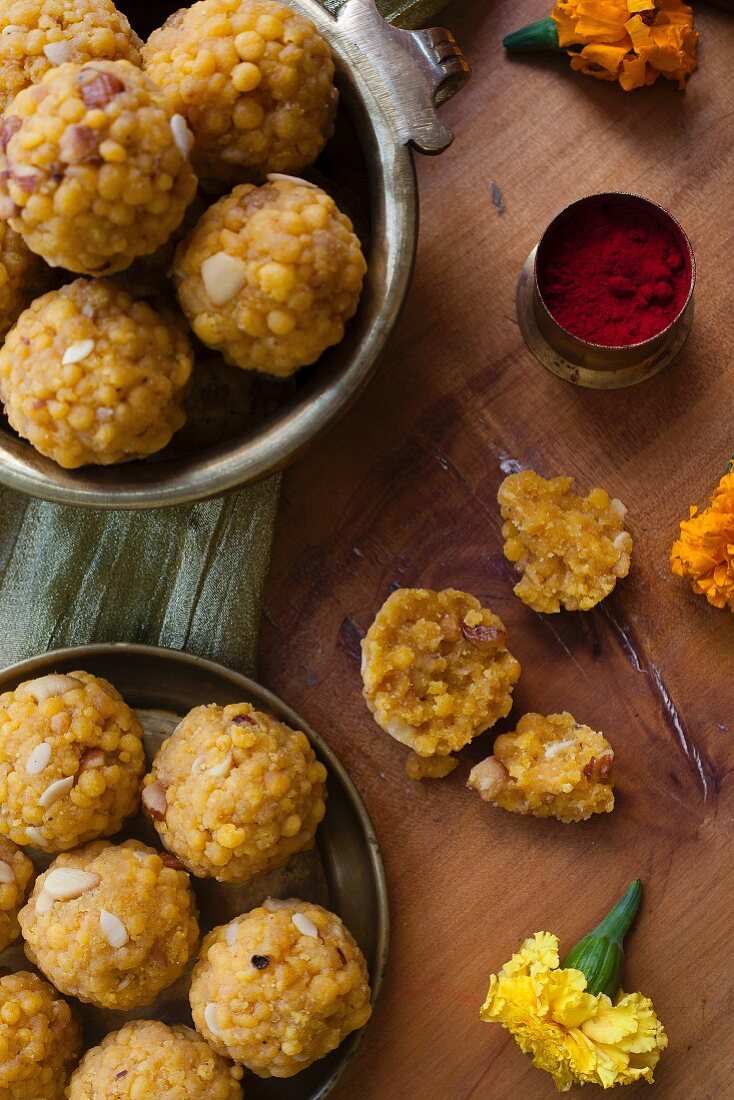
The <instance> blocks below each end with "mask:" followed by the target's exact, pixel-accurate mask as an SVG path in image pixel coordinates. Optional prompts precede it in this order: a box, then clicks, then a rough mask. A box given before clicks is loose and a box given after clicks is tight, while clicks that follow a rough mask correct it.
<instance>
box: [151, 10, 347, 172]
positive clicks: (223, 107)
mask: <svg viewBox="0 0 734 1100" xmlns="http://www.w3.org/2000/svg"><path fill="white" fill-rule="evenodd" d="M142 52H143V65H144V67H145V69H146V71H147V72H148V73H149V75H150V76H151V77H152V78H153V80H154V81H155V82H156V84H158V86H159V87H160V88H162V89H163V91H164V92H166V94H167V95H168V96H169V98H170V100H171V102H172V103H173V104H174V107H175V109H176V110H177V111H179V112H180V113H181V114H182V115H184V116H185V117H186V118H187V120H188V122H189V125H190V126H191V129H192V131H193V133H194V138H195V145H194V152H193V158H194V166H195V168H196V171H197V174H198V175H199V176H201V177H202V178H204V179H207V178H210V179H212V180H225V181H228V182H229V183H234V182H238V181H242V180H244V179H262V178H263V177H264V176H265V175H266V173H268V172H292V171H298V170H299V169H301V168H305V167H306V166H307V165H309V164H313V162H314V161H315V160H316V158H317V157H318V155H319V153H320V152H321V150H322V148H323V147H324V145H325V143H326V141H327V139H328V138H329V137H330V136H331V133H332V130H333V122H334V115H335V112H336V105H337V100H338V95H337V91H336V88H335V87H334V62H333V60H332V56H331V50H330V48H329V46H328V44H327V43H326V42H325V41H324V39H323V38H322V37H321V35H319V34H318V32H317V31H316V29H315V27H314V26H313V24H312V23H310V22H309V20H308V19H304V18H303V16H302V15H299V14H298V13H297V12H295V11H293V9H292V8H289V7H287V6H286V5H285V4H279V3H274V2H273V0H201V2H200V3H198V4H193V5H192V6H191V7H190V8H182V9H181V10H180V11H178V12H176V13H175V14H174V15H172V16H171V17H170V18H169V19H168V20H167V21H166V23H165V24H164V25H163V26H162V27H161V28H160V30H157V31H154V32H153V34H152V35H151V36H150V38H149V39H148V42H147V43H146V45H145V46H144V48H143V51H142Z"/></svg>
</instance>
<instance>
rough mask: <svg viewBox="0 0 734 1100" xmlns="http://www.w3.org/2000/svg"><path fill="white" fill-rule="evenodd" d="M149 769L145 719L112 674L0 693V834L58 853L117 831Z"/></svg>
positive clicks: (28, 683)
mask: <svg viewBox="0 0 734 1100" xmlns="http://www.w3.org/2000/svg"><path fill="white" fill-rule="evenodd" d="M144 767H145V756H144V752H143V731H142V729H141V727H140V723H139V722H138V720H137V718H136V717H135V714H134V713H133V711H132V710H131V709H130V707H129V706H128V705H127V703H125V701H124V700H123V698H122V696H121V695H120V694H119V692H118V691H117V690H116V689H115V688H114V687H113V686H112V684H110V683H109V682H108V681H107V680H103V679H102V678H101V677H98V676H93V675H92V674H91V673H89V672H83V671H81V670H80V671H78V672H72V673H68V674H67V673H64V674H61V673H49V674H48V675H45V676H38V677H36V678H35V679H33V680H25V681H24V682H23V683H21V684H19V685H18V686H17V687H16V688H15V689H14V690H13V691H6V692H3V694H2V695H0V835H2V836H3V837H7V838H8V839H9V840H12V841H13V843H15V844H29V845H32V846H33V847H34V848H40V849H43V850H45V851H47V852H60V851H64V850H66V849H69V848H75V847H76V846H77V845H79V844H83V843H85V842H86V841H88V840H92V839H93V838H96V837H101V836H110V835H111V834H112V833H115V832H117V830H118V829H120V828H121V827H122V824H123V822H124V821H125V819H126V818H128V817H131V816H132V815H133V814H134V813H135V811H136V810H137V808H138V806H139V805H140V781H141V777H142V774H143V771H144ZM0 858H2V859H6V857H5V856H3V855H2V854H1V852H0ZM6 877H7V876H6Z"/></svg>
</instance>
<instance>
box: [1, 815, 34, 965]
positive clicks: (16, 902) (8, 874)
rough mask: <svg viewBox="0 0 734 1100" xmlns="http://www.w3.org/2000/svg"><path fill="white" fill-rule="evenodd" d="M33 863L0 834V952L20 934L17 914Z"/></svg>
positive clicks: (31, 878) (23, 899) (29, 885)
mask: <svg viewBox="0 0 734 1100" xmlns="http://www.w3.org/2000/svg"><path fill="white" fill-rule="evenodd" d="M35 874H36V872H35V869H34V867H33V863H32V862H31V860H30V859H29V858H28V856H27V855H26V854H25V852H22V851H21V849H20V848H18V847H16V845H15V844H13V842H12V841H10V840H6V839H5V837H4V836H0V951H4V950H5V948H6V947H7V946H8V945H9V944H11V943H12V942H13V941H14V940H16V939H17V938H18V936H19V935H20V925H19V924H18V913H19V912H20V910H21V909H22V908H23V905H24V904H25V898H26V894H27V893H28V891H29V890H30V888H31V884H32V882H33V879H34V878H35Z"/></svg>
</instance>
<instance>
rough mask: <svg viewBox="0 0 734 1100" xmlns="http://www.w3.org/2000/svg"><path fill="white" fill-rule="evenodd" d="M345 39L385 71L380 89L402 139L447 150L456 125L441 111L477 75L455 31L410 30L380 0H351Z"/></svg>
mask: <svg viewBox="0 0 734 1100" xmlns="http://www.w3.org/2000/svg"><path fill="white" fill-rule="evenodd" d="M337 24H338V27H339V30H340V32H341V34H342V36H343V38H344V39H345V40H347V41H348V42H349V43H350V45H351V46H352V47H353V48H355V49H356V50H357V51H358V52H359V53H360V54H363V55H366V56H367V57H368V58H369V59H370V60H371V61H372V63H373V65H374V66H375V68H376V70H377V71H378V72H379V75H380V84H381V87H380V88H379V89H376V95H377V97H378V98H379V99H380V101H381V105H382V107H383V108H384V109H385V111H386V113H387V114H388V115H389V117H390V118H391V120H392V123H393V128H394V130H395V135H396V137H397V140H398V141H399V143H400V144H401V145H408V144H410V145H412V146H413V147H414V148H416V149H417V150H418V151H419V152H421V153H428V154H436V153H442V152H443V151H444V149H447V148H448V147H449V145H450V144H451V142H452V141H453V140H454V135H453V131H452V130H451V129H450V128H449V127H448V126H447V125H446V123H445V122H443V121H442V120H441V119H440V118H439V117H438V113H437V111H436V108H437V106H438V105H439V103H443V102H444V101H445V100H446V99H449V98H450V97H451V96H452V95H454V94H455V93H456V92H458V91H459V89H460V88H462V87H463V86H464V84H466V82H467V80H468V79H469V77H470V76H471V67H470V65H469V62H468V61H467V60H466V58H465V57H464V54H463V53H462V51H461V47H460V46H459V45H458V43H457V41H456V39H455V38H454V36H453V34H452V33H451V31H447V30H443V29H441V28H439V27H432V28H431V29H430V30H425V31H405V30H401V29H400V28H399V27H394V26H392V24H390V23H388V22H387V21H386V20H385V19H383V17H382V16H381V15H380V12H379V11H378V9H377V6H376V4H375V0H347V3H346V4H344V6H343V7H342V8H341V9H340V11H339V13H338V15H337Z"/></svg>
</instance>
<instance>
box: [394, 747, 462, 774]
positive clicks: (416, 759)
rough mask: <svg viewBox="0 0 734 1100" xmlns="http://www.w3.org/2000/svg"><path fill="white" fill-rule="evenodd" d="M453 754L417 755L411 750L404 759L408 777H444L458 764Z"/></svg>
mask: <svg viewBox="0 0 734 1100" xmlns="http://www.w3.org/2000/svg"><path fill="white" fill-rule="evenodd" d="M458 763H459V761H458V760H457V759H456V757H455V756H419V755H418V753H417V752H411V753H410V755H409V756H408V758H407V760H406V761H405V774H406V775H407V777H408V779H416V780H419V779H445V777H446V776H447V775H451V773H452V771H453V770H454V769H455V768H456V767H457V766H458Z"/></svg>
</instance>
